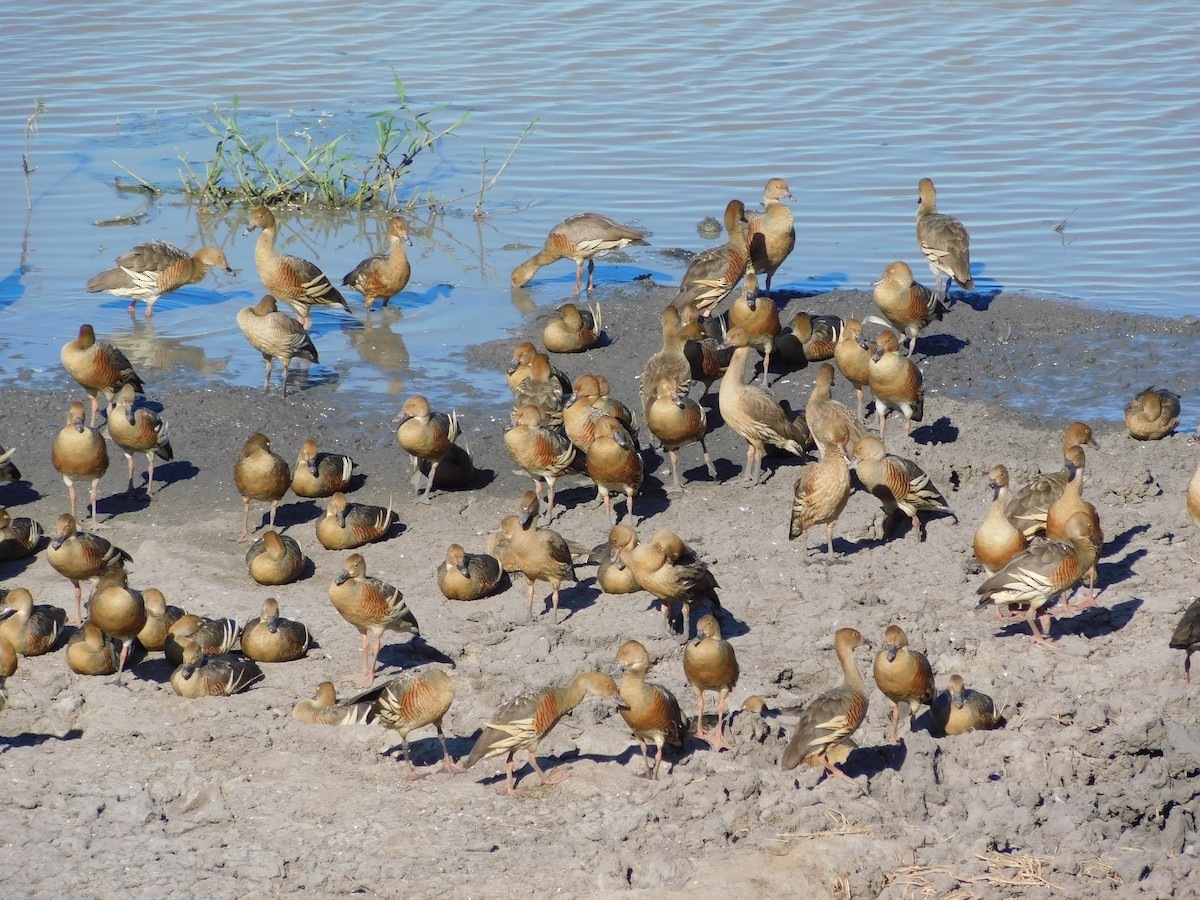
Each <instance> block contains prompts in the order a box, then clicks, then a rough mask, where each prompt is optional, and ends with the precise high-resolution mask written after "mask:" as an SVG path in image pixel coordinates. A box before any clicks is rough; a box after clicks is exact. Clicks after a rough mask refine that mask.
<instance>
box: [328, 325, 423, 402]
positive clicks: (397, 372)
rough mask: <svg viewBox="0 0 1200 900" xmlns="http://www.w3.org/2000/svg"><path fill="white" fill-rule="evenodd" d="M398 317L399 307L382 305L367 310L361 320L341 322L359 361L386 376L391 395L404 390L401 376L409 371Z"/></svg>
mask: <svg viewBox="0 0 1200 900" xmlns="http://www.w3.org/2000/svg"><path fill="white" fill-rule="evenodd" d="M401 318H402V316H401V311H400V310H399V309H394V308H393V307H391V306H385V307H382V308H381V309H374V310H368V311H367V314H366V316H364V317H363V319H362V320H361V321H358V322H344V323H343V324H342V328H343V330H344V331H345V333H346V340H347V341H348V342H349V344H350V346H351V347H353V348H354V350H355V352H356V353H358V355H359V357H360V358H361V359H362V361H363V362H365V363H366V364H367V365H369V366H373V367H374V368H376V369H378V370H379V371H380V372H381V373H382V374H383V375H384V376H385V377H386V378H387V392H388V394H389V395H391V396H395V395H397V394H401V393H404V392H405V391H406V390H407V388H406V387H405V381H404V378H403V377H402V376H403V375H404V373H405V372H406V371H407V370H408V363H409V358H408V347H407V346H405V344H404V336H403V335H402V334H400V331H399V329H398V327H396V326H398V325H399V323H400V320H401Z"/></svg>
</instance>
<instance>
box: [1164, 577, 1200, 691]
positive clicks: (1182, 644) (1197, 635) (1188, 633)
mask: <svg viewBox="0 0 1200 900" xmlns="http://www.w3.org/2000/svg"><path fill="white" fill-rule="evenodd" d="M1171 649H1172V650H1183V651H1184V653H1185V654H1186V655H1185V656H1184V657H1183V678H1184V680H1185V681H1187V682H1188V683H1189V684H1190V683H1191V681H1192V654H1193V653H1195V652H1196V651H1197V650H1200V598H1198V599H1196V600H1193V601H1192V602H1191V604H1190V605H1189V606H1188V608H1187V609H1185V610H1184V611H1183V618H1181V619H1180V620H1179V624H1178V625H1176V626H1175V633H1174V634H1172V635H1171Z"/></svg>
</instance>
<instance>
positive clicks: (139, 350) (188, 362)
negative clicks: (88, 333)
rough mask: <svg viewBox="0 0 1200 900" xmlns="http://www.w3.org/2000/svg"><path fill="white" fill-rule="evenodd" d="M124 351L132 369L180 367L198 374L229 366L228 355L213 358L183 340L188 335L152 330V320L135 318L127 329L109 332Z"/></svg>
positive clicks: (223, 369) (218, 371)
mask: <svg viewBox="0 0 1200 900" xmlns="http://www.w3.org/2000/svg"><path fill="white" fill-rule="evenodd" d="M108 340H110V341H112V342H113V343H114V344H116V345H117V346H118V347H120V348H121V350H122V351H124V353H125V355H126V356H127V357H129V360H130V362H132V363H133V366H134V368H135V369H137V368H143V369H173V368H175V367H176V366H182V367H183V368H185V369H188V370H190V371H192V372H196V373H197V374H200V375H216V374H218V373H220V372H224V371H225V367H226V366H227V365H229V359H228V357H226V358H224V359H213V358H211V357H209V356H208V354H207V352H206V351H205V350H204V348H203V347H196V346H193V345H191V344H188V343H186V341H187V340H190V338H187V339H185V338H176V337H168V336H166V335H162V334H159V333H158V332H156V331H155V330H154V323H153V322H152V321H151V320H149V319H147V320H146V321H144V322H140V321H137V320H134V321H132V322H131V323H130V327H129V328H123V329H116V330H114V331H112V332H111V333H110V334H109V335H108Z"/></svg>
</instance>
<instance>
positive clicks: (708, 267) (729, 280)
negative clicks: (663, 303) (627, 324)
mask: <svg viewBox="0 0 1200 900" xmlns="http://www.w3.org/2000/svg"><path fill="white" fill-rule="evenodd" d="M745 214H746V207H745V204H743V203H742V201H741V200H730V201H729V203H728V204H726V206H725V231H726V234H727V235H728V238H727V240H726V241H725V243H724V244H722V245H721V246H720V247H709V248H708V249H707V250H702V251H700V252H699V253H697V254H696V255H695V256H694V257H692V261H691V262H690V263H688V267H687V270H686V271H685V272H684V273H683V278H682V279H680V282H679V293H678V294H677V295H676V296H675V299H674V300H673V301H672V302H673V303H674V305H675V306H676V307H677V308H682V307H683V306H684V305H685V304H695V306H696V308H697V309H698V310H700V311H701V312H702V313H704V315H706V316H707V315H710V314H711V313H712V310H713V309H714V308H715V307H716V306H717V305H718V304H720V302H721V301H722V300H724V299H725V298H726V297H728V296H729V295H730V294H731V293H733V289H734V288H736V287H737V286H738V282H739V281H741V280H742V276H743V275H745V274H746V269H747V267H748V266H749V264H750V251H749V248H748V247H747V246H746V232H745V230H744V229H745V225H746V215H745ZM751 271H753V269H751Z"/></svg>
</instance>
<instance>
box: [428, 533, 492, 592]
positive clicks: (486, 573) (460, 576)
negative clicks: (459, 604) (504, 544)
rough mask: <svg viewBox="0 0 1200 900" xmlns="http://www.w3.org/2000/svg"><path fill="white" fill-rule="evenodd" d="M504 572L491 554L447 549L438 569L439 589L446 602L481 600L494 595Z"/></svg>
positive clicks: (458, 547)
mask: <svg viewBox="0 0 1200 900" xmlns="http://www.w3.org/2000/svg"><path fill="white" fill-rule="evenodd" d="M503 576H504V569H503V568H502V567H501V565H500V560H498V559H497V558H496V557H494V556H492V555H491V554H490V553H468V552H467V551H466V550H465V549H463V546H462V545H461V544H451V545H450V546H449V547H447V548H446V558H445V559H444V560H443V561H442V562H441V564H440V565H438V567H437V573H436V577H437V586H438V590H440V591H441V592H442V596H443V597H445V598H446V599H447V600H478V599H480V598H481V597H487V596H490V595H491V594H493V593H495V591H496V588H497V586H498V585H499V584H500V579H501V578H502V577H503Z"/></svg>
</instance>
